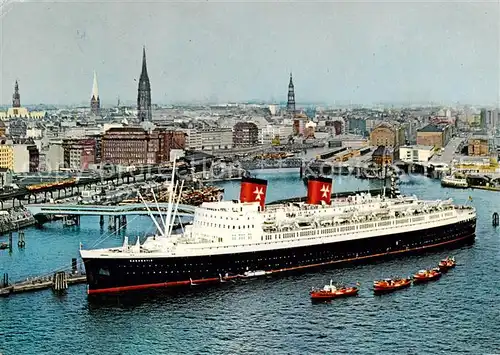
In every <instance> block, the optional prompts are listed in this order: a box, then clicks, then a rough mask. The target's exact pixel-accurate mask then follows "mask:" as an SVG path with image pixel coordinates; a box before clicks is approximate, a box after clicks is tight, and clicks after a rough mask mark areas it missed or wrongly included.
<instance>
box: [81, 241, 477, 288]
mask: <svg viewBox="0 0 500 355" xmlns="http://www.w3.org/2000/svg"><path fill="white" fill-rule="evenodd" d="M469 237H470V235H467V236H465V237H460V238H457V239H453V240H448V241H446V242H442V243H437V244H431V245H426V246H422V247H417V248H411V249H406V250H397V251H390V252H387V253H380V254H372V255H367V256H359V257H356V258H348V259H342V260H335V261H327V262H324V263H318V264H309V265H302V266H294V267H289V268H284V269H277V270H271V271H267V272H266V274H268V275H269V274H277V273H280V272H288V271H294V270H301V269H308V268H313V267H318V266H325V265H333V264H339V263H344V262H349V261H357V260H364V259H370V258H376V257H380V256H386V255H395V254H402V253H407V252H411V251H416V250H424V249H429V248H434V247H438V246H442V245H446V244H451V243H455V242H459V241H461V240H464V239H467V238H469ZM242 277H243V275H233V276H227V277H223V278H222V280H224V281H225V280H232V279H238V278H242ZM218 281H219V282H220V281H221V279H220V278H218V277H211V278H206V279H199V280H192V281H191V280H185V281H169V282H160V283H154V284H144V285H133V286H120V287H110V288H101V289H95V290H90V289H89V290H88V294H89V295H95V294H102V293H119V292H124V291H135V290H145V289H152V288H164V287H173V286H187V285H194V284H198V285H199V284H204V283H215V282H218Z"/></svg>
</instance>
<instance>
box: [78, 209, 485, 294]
mask: <svg viewBox="0 0 500 355" xmlns="http://www.w3.org/2000/svg"><path fill="white" fill-rule="evenodd" d="M475 228H476V219H475V218H474V219H471V220H468V221H463V222H461V223H456V224H450V225H446V226H442V227H437V228H431V229H426V230H419V231H411V232H406V233H403V234H392V235H386V236H380V237H371V238H366V239H362V240H359V239H358V240H352V241H342V242H336V243H330V244H319V245H311V246H306V247H294V248H288V249H275V250H269V251H260V252H245V253H238V254H225V255H210V256H193V257H169V258H165V257H153V258H151V257H149V258H148V256H147V254H144V256H143V257H141V258H140V259H137V258H134V259H132V258H131V259H128V258H127V259H120V258H111V259H108V258H88V259H85V258H84V260H83V262H84V265H85V269H86V274H87V283H88V293H89V294H107V293H117V292H124V291H131V290H141V289H148V288H162V287H171V286H180V285H191V284H202V283H210V282H214V283H215V282H223V281H225V280H227V279H231V278H239V277H245V276H257V275H262V274H268V275H269V274H272V275H274V274H283V273H287V272H293V271H298V270H311V269H314V268H323V267H334V266H339V265H343V264H346V263H355V262H368V261H371V260H373V259H376V258H384V257H389V256H395V255H399V254H412V253H413V254H415V253H423V252H427V251H430V250H435V249H438V248H454V247H458V246H461V245H464V244H470V243H472V242H473V241H474V238H475ZM252 272H255V273H254V274H252ZM245 273H246V274H245Z"/></svg>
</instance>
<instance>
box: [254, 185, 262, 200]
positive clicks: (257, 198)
mask: <svg viewBox="0 0 500 355" xmlns="http://www.w3.org/2000/svg"><path fill="white" fill-rule="evenodd" d="M253 193H254V194H255V200H256V201H260V198H261V197H260V195H263V194H264V189H263V188H262V187H261V188H260V190H259V188H258V187H256V188H255V191H254V192H253Z"/></svg>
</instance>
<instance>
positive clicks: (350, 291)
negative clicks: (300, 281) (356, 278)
mask: <svg viewBox="0 0 500 355" xmlns="http://www.w3.org/2000/svg"><path fill="white" fill-rule="evenodd" d="M358 291H359V290H358V288H357V287H343V286H339V287H336V286H334V285H333V282H332V281H331V280H330V284H329V285H325V287H323V289H321V290H319V289H314V288H313V289H312V291H311V300H312V301H330V300H333V299H334V298H342V297H352V296H356V295H357V294H358Z"/></svg>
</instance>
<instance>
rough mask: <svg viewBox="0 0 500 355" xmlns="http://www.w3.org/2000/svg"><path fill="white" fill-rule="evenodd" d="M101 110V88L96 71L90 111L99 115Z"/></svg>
mask: <svg viewBox="0 0 500 355" xmlns="http://www.w3.org/2000/svg"><path fill="white" fill-rule="evenodd" d="M100 110H101V100H100V98H99V89H98V88H97V74H96V72H95V71H94V83H93V85H92V96H91V98H90V112H91V113H92V114H93V115H95V116H98V115H99V114H100Z"/></svg>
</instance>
